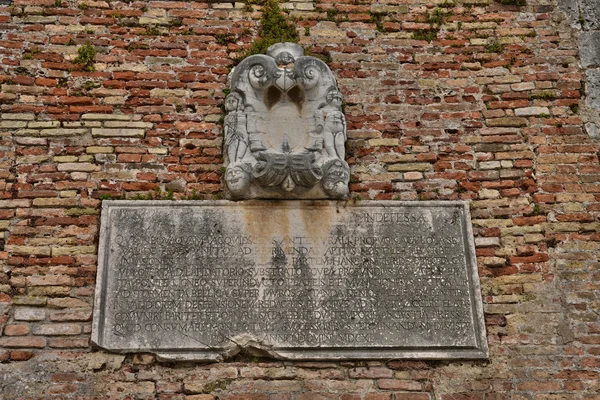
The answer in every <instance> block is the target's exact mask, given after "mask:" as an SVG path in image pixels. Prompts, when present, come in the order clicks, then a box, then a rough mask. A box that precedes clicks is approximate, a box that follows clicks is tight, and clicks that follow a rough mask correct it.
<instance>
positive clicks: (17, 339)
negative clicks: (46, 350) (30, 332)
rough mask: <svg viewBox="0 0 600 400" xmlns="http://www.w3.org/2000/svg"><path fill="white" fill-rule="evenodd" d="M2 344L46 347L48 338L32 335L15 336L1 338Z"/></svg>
mask: <svg viewBox="0 0 600 400" xmlns="http://www.w3.org/2000/svg"><path fill="white" fill-rule="evenodd" d="M0 346H4V347H9V348H13V347H34V348H43V347H46V339H44V338H41V337H32V336H14V337H3V338H0Z"/></svg>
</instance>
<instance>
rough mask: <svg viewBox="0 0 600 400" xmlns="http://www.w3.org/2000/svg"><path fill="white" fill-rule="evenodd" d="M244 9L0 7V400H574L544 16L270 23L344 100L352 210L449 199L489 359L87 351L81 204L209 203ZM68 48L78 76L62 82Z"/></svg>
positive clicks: (569, 100) (86, 256)
mask: <svg viewBox="0 0 600 400" xmlns="http://www.w3.org/2000/svg"><path fill="white" fill-rule="evenodd" d="M250 3H257V4H250ZM250 3H243V2H233V3H231V2H230V3H219V2H214V1H210V2H202V1H195V0H191V1H181V2H179V1H87V0H86V1H84V0H77V1H73V0H62V1H60V0H57V1H54V0H15V1H13V2H12V5H6V4H5V2H3V3H2V4H0V82H1V90H0V112H1V113H0V372H1V373H2V377H3V378H2V380H1V381H0V393H1V394H2V396H4V397H5V398H7V399H13V398H32V399H37V398H52V399H55V398H81V399H105V398H110V399H126V398H138V399H177V400H182V399H187V400H216V399H221V400H223V399H229V400H233V399H237V400H242V399H244V400H250V399H253V400H257V399H260V400H299V399H336V400H366V399H370V400H379V399H382V400H399V399H405V400H408V399H411V400H429V399H448V400H451V399H452V400H455V399H487V400H490V399H535V400H537V399H550V398H552V399H559V398H560V399H581V400H584V399H585V400H591V399H596V398H598V393H599V392H600V383H599V382H600V381H599V380H598V374H599V373H600V317H599V310H600V297H599V296H600V294H599V293H600V283H598V282H600V263H599V262H598V254H599V252H598V249H599V247H600V233H599V232H600V230H599V228H600V223H599V222H598V218H599V216H600V164H599V160H598V151H599V148H598V142H597V141H595V139H593V138H590V136H589V135H588V134H587V133H586V131H585V130H584V126H585V124H584V122H585V121H584V118H583V116H582V115H580V114H581V112H580V108H579V106H581V105H582V104H583V102H584V100H585V99H584V97H583V94H582V93H584V90H583V85H582V81H583V80H584V79H585V76H584V75H585V74H584V71H582V70H581V69H580V66H579V65H580V64H579V63H580V59H579V55H578V51H577V43H579V39H578V34H577V30H574V29H573V28H572V27H571V26H570V25H569V22H568V21H567V20H565V18H564V15H563V14H562V13H561V11H560V10H559V8H558V7H557V5H556V4H555V2H554V1H549V2H547V1H544V2H542V1H534V0H530V1H528V4H527V5H525V6H522V7H517V6H511V5H501V4H499V3H496V2H494V1H489V0H462V1H457V2H452V1H444V2H440V1H421V0H379V1H374V0H373V1H367V0H342V1H335V2H333V1H314V2H310V1H303V0H302V1H291V2H288V3H282V8H284V9H286V10H288V11H289V15H290V18H294V19H295V24H296V26H297V28H298V32H299V34H300V38H301V44H302V45H304V46H305V47H306V48H307V49H310V51H311V52H312V53H315V54H322V55H324V56H326V57H327V58H328V63H329V65H330V67H331V69H332V70H333V72H334V74H335V75H336V76H337V77H338V83H339V86H340V90H341V92H342V93H343V94H344V96H345V101H346V104H345V112H346V116H347V121H348V143H347V153H348V156H347V159H348V162H349V164H350V167H351V172H352V180H351V184H350V189H351V196H352V198H353V201H360V199H378V200H392V199H401V200H415V201H419V200H427V199H441V200H450V199H452V200H454V199H463V200H468V201H470V202H471V216H472V220H473V227H474V233H475V242H476V244H477V256H478V266H479V273H480V276H481V282H482V295H483V299H484V308H485V313H486V321H487V330H488V341H489V345H490V353H491V357H490V361H489V362H470V361H446V362H436V361H400V360H380V361H367V362H352V361H348V362H279V361H269V360H262V359H252V358H246V357H238V358H237V359H234V360H232V361H229V362H225V363H221V364H212V365H197V364H182V365H173V364H165V363H160V362H157V361H156V360H155V359H154V357H152V356H151V355H136V356H131V355H117V354H107V353H104V352H102V351H99V350H97V349H93V348H91V347H90V344H89V338H90V330H91V322H90V321H91V314H92V309H91V304H93V296H94V284H95V274H96V262H97V258H96V251H97V242H98V228H99V212H100V205H101V201H102V199H105V198H108V197H112V198H130V199H135V198H140V197H143V198H148V197H152V196H154V197H157V196H159V197H160V196H163V197H164V196H165V195H167V193H168V194H169V196H170V193H172V196H173V197H174V198H193V199H216V198H220V197H221V195H222V193H223V183H222V168H221V167H222V145H223V130H222V126H221V121H222V116H223V115H222V110H221V105H222V103H223V99H224V97H225V91H224V90H225V88H226V84H227V74H228V73H229V71H230V69H231V67H233V61H232V60H233V59H235V57H237V56H239V55H240V54H241V52H242V51H243V49H244V48H245V47H247V46H249V44H250V43H251V42H252V40H253V39H254V38H255V36H256V33H257V31H258V29H257V28H258V25H259V21H260V17H261V12H260V10H261V5H260V4H258V3H260V2H250ZM436 18H437V19H436ZM571 22H572V21H571ZM592 22H593V21H592ZM586 23H587V22H586ZM590 23H591V22H590ZM431 31H433V32H434V34H435V36H436V37H435V38H433V40H432V41H431V42H428V41H427V40H424V39H423V34H424V33H427V32H431ZM584 39H585V38H584ZM582 40H583V39H582ZM88 41H89V43H90V44H91V45H93V46H94V47H95V50H96V56H95V59H94V63H93V65H94V69H95V70H94V71H91V72H90V71H86V70H85V69H84V65H82V64H78V63H75V62H74V61H75V58H76V56H77V54H78V48H80V46H82V45H84V44H86V43H87V42H88ZM586 43H587V42H586ZM588 58H589V57H588ZM588 58H586V59H585V60H584V62H585V63H588ZM592 100H593V99H592ZM148 192H152V193H153V194H150V195H149V194H148ZM157 193H160V194H157ZM0 397H1V396H0Z"/></svg>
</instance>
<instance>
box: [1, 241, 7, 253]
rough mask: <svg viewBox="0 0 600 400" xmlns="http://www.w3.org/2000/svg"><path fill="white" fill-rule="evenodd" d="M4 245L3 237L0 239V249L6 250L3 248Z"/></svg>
mask: <svg viewBox="0 0 600 400" xmlns="http://www.w3.org/2000/svg"><path fill="white" fill-rule="evenodd" d="M4 245H5V242H4V239H0V251H6V250H4Z"/></svg>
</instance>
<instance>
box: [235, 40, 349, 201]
mask: <svg viewBox="0 0 600 400" xmlns="http://www.w3.org/2000/svg"><path fill="white" fill-rule="evenodd" d="M231 90H232V91H231V93H230V94H229V96H227V98H226V101H225V109H226V111H227V115H226V117H225V121H224V130H225V151H226V153H227V156H228V162H229V165H228V166H227V170H226V174H225V181H226V183H227V186H228V188H229V191H230V193H231V195H232V196H233V197H234V198H288V199H289V198H312V199H318V198H343V197H346V196H347V194H348V181H349V178H350V170H349V167H348V164H347V163H346V162H345V161H344V158H345V141H346V137H347V136H346V119H345V117H344V114H343V112H342V108H341V105H342V95H341V93H340V92H339V90H338V89H337V84H336V81H335V78H334V76H333V74H332V73H331V71H330V70H329V67H327V65H326V64H325V63H323V62H322V61H321V60H319V59H317V58H314V57H306V56H304V55H303V49H302V47H301V46H299V45H297V44H293V43H278V44H275V45H273V46H271V47H269V49H267V54H266V55H253V56H250V57H248V58H246V59H245V60H243V61H242V62H241V63H240V64H239V65H238V66H237V67H236V68H235V69H234V71H233V72H232V76H231Z"/></svg>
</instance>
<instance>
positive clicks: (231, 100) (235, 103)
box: [225, 93, 242, 112]
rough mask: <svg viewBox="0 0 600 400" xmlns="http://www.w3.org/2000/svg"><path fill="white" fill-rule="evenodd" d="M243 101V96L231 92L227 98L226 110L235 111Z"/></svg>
mask: <svg viewBox="0 0 600 400" xmlns="http://www.w3.org/2000/svg"><path fill="white" fill-rule="evenodd" d="M241 103H242V98H241V96H240V95H239V94H237V93H231V94H230V95H229V96H227V98H226V99H225V110H227V112H231V111H235V110H237V109H238V107H239V106H240V104H241Z"/></svg>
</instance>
